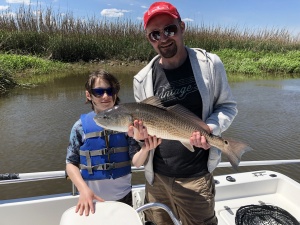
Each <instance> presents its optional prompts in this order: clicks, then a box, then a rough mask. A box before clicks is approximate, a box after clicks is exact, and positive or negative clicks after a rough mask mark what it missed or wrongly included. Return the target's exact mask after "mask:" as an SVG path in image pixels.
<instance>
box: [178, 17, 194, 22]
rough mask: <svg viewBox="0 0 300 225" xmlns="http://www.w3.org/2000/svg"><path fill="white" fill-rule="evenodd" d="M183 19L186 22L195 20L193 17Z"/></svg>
mask: <svg viewBox="0 0 300 225" xmlns="http://www.w3.org/2000/svg"><path fill="white" fill-rule="evenodd" d="M181 20H182V21H184V22H194V20H193V19H190V18H184V19H181Z"/></svg>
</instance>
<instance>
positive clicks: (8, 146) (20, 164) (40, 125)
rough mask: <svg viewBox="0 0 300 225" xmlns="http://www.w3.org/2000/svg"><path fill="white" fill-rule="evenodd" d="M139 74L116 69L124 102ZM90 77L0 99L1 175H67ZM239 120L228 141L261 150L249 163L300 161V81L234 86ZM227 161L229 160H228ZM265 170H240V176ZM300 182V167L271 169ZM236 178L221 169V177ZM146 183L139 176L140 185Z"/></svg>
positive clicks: (59, 186) (20, 190)
mask: <svg viewBox="0 0 300 225" xmlns="http://www.w3.org/2000/svg"><path fill="white" fill-rule="evenodd" d="M138 70H139V68H128V69H127V70H124V68H115V70H114V71H112V70H109V71H110V72H112V73H114V74H115V75H116V76H117V77H118V79H119V80H120V82H121V92H120V96H121V102H131V101H134V98H133V92H132V77H133V75H134V74H135V73H136V72H137V71H138ZM87 75H88V74H84V75H83V74H74V75H72V76H71V77H66V78H63V79H57V80H54V81H53V82H51V83H49V84H47V85H43V86H39V87H36V88H33V89H19V90H16V91H15V93H14V94H13V95H11V96H10V97H8V98H3V99H0V107H1V110H0V124H1V131H0V132H1V134H0V135H1V140H2V141H1V147H0V159H1V162H0V173H7V172H9V173H13V172H16V173H26V172H40V171H55V170H64V168H65V154H66V147H67V144H68V138H69V132H70V129H71V127H72V125H73V124H74V122H75V121H76V120H77V119H78V118H79V116H80V114H82V113H86V112H88V111H90V110H91V109H90V105H86V104H85V94H84V82H85V81H86V79H87ZM231 87H232V90H233V94H234V96H235V98H236V100H237V102H238V109H239V114H238V116H237V117H236V119H235V120H234V122H233V124H232V126H231V127H230V128H229V130H228V131H226V132H225V134H224V135H225V136H228V137H234V138H236V139H240V140H242V141H245V142H247V143H249V144H250V145H251V146H252V147H253V148H254V149H255V150H254V151H252V152H249V153H247V154H245V155H244V156H243V160H255V161H256V160H269V159H294V158H300V151H299V148H300V140H299V131H300V130H299V127H300V120H299V112H300V104H299V103H300V92H299V90H300V79H294V80H275V81H271V80H268V81H250V82H244V83H231ZM224 160H226V159H225V158H224ZM254 169H255V170H261V169H265V167H255V168H253V167H251V168H250V167H248V168H242V167H240V168H239V171H250V170H254ZM267 169H270V170H277V171H279V172H284V173H286V174H287V175H289V176H292V177H293V178H296V179H297V180H298V181H300V178H299V172H300V165H282V166H269V167H267ZM232 172H234V171H233V170H232V169H231V168H222V169H217V170H216V171H215V174H224V173H232ZM141 181H144V177H143V174H140V175H134V183H137V182H141ZM34 186H35V189H34V190H32V184H13V185H2V186H1V192H0V199H9V198H17V197H27V196H32V195H34V194H39V195H41V194H53V193H60V192H68V191H70V190H71V189H70V182H68V181H64V180H62V181H59V182H54V181H48V182H36V183H35V184H34Z"/></svg>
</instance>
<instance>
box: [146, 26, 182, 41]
mask: <svg viewBox="0 0 300 225" xmlns="http://www.w3.org/2000/svg"><path fill="white" fill-rule="evenodd" d="M177 31H178V27H177V25H176V24H170V25H168V26H166V27H165V28H164V31H163V33H164V35H165V36H167V37H173V36H174V35H175V34H176V33H177ZM161 33H162V32H160V31H159V30H154V31H152V32H151V33H149V34H148V37H149V39H150V40H151V41H153V42H154V41H159V40H160V38H161Z"/></svg>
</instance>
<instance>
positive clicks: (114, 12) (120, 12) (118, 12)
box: [100, 9, 129, 17]
mask: <svg viewBox="0 0 300 225" xmlns="http://www.w3.org/2000/svg"><path fill="white" fill-rule="evenodd" d="M127 12H129V11H128V10H124V9H103V10H102V11H101V13H100V14H101V16H106V17H122V16H124V13H127Z"/></svg>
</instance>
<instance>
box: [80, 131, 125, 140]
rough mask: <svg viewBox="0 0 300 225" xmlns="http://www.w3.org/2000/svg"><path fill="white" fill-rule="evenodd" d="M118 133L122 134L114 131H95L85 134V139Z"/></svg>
mask: <svg viewBox="0 0 300 225" xmlns="http://www.w3.org/2000/svg"><path fill="white" fill-rule="evenodd" d="M118 133H124V132H119V131H114V130H102V131H95V132H90V133H87V134H85V138H86V139H88V138H94V137H104V136H107V135H111V134H118Z"/></svg>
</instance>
